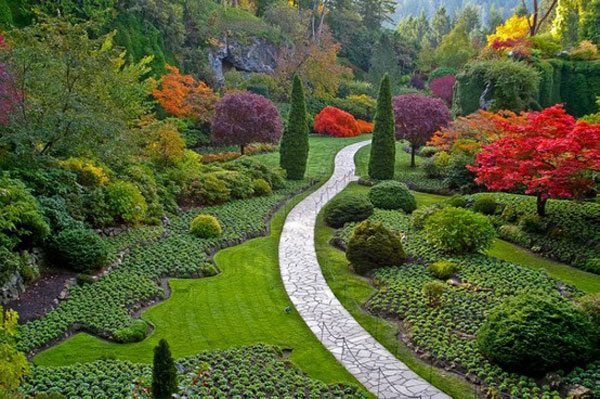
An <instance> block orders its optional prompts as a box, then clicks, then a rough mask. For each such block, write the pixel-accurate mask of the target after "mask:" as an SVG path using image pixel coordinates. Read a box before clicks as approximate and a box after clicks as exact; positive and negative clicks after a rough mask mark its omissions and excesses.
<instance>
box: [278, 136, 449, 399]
mask: <svg viewBox="0 0 600 399" xmlns="http://www.w3.org/2000/svg"><path fill="white" fill-rule="evenodd" d="M369 143H370V141H363V142H360V143H356V144H352V145H349V146H347V147H345V148H343V149H342V150H341V151H340V152H339V153H338V154H337V155H336V158H335V170H334V172H333V175H332V176H331V178H330V179H329V180H328V181H327V182H326V183H325V184H324V185H323V186H322V187H320V188H319V189H318V190H317V191H315V192H314V193H312V194H311V195H310V196H308V197H307V198H305V199H304V200H303V201H302V202H300V203H299V204H298V205H296V206H295V207H294V208H293V209H292V210H291V211H290V213H289V214H288V216H287V219H286V221H285V225H284V227H283V231H282V234H281V239H280V242H279V267H280V269H281V277H282V279H283V282H284V285H285V289H286V291H287V293H288V295H289V297H290V299H291V301H292V302H293V304H294V306H295V307H296V309H297V310H298V312H299V313H300V315H301V316H302V318H303V319H304V321H305V322H306V324H308V326H309V327H310V329H311V330H312V332H313V333H314V334H315V335H316V336H317V337H318V338H319V340H320V341H321V342H322V343H323V345H325V347H326V348H327V349H328V350H329V351H330V352H331V353H333V355H334V356H335V357H336V358H337V359H338V360H339V361H340V362H341V363H342V364H343V365H344V367H346V369H348V371H350V372H351V373H352V374H353V375H354V376H355V377H356V379H358V380H359V381H360V382H361V383H362V384H363V385H364V386H365V387H366V388H367V389H369V391H371V392H373V393H374V394H375V395H377V396H378V397H379V398H385V399H391V398H394V399H401V398H422V399H446V398H449V396H447V395H446V394H444V393H443V392H441V391H440V390H438V389H437V388H435V387H433V386H432V385H431V384H429V383H428V382H427V381H425V380H424V379H422V378H421V377H419V376H418V375H417V374H416V373H414V372H413V371H411V370H410V369H409V368H408V366H406V365H405V364H404V363H402V362H401V361H399V360H398V359H396V357H395V356H394V355H392V354H391V353H390V352H389V351H388V350H387V349H385V348H384V347H383V346H382V345H381V344H379V342H377V340H375V338H373V337H372V336H371V335H370V334H369V333H368V332H367V331H366V330H365V329H364V328H362V327H361V326H360V324H358V322H357V321H356V320H355V319H354V318H353V317H352V315H350V313H349V312H348V311H347V310H346V309H345V308H344V307H343V306H342V304H341V303H340V301H339V300H338V299H337V298H336V297H335V295H334V294H333V292H332V291H331V289H330V288H329V286H328V285H327V282H326V281H325V278H324V277H323V274H322V272H321V267H320V266H319V262H318V261H317V254H316V251H315V223H316V220H317V215H318V213H319V211H320V210H321V209H322V208H323V206H324V205H325V204H326V203H327V202H328V201H329V200H330V199H331V198H333V197H334V196H335V195H336V194H338V193H339V192H341V191H342V190H343V189H344V188H345V187H346V186H347V185H348V184H349V183H350V182H352V181H355V180H357V177H356V176H355V165H354V155H355V154H356V152H357V151H358V150H359V149H360V148H362V147H364V146H365V145H368V144H369Z"/></svg>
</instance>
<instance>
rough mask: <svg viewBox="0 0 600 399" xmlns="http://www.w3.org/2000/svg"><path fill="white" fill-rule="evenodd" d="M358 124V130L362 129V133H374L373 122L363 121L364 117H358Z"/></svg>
mask: <svg viewBox="0 0 600 399" xmlns="http://www.w3.org/2000/svg"><path fill="white" fill-rule="evenodd" d="M356 124H357V125H358V130H360V134H368V133H373V129H374V128H375V125H373V123H371V122H367V121H363V120H362V119H357V121H356Z"/></svg>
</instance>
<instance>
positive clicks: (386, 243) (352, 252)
mask: <svg viewBox="0 0 600 399" xmlns="http://www.w3.org/2000/svg"><path fill="white" fill-rule="evenodd" d="M346 258H347V259H348V261H349V262H350V264H351V265H352V268H353V269H354V271H355V272H356V273H358V274H366V273H368V272H370V271H372V270H375V269H377V268H379V267H383V266H398V265H400V264H402V263H404V261H405V260H406V254H405V253H404V249H403V248H402V242H401V240H400V237H399V235H398V233H396V232H394V231H390V230H389V229H388V228H387V227H385V226H384V225H383V224H382V223H381V222H371V221H369V220H365V221H364V222H362V223H360V224H359V225H358V226H356V228H354V231H353V233H352V236H351V237H350V240H349V241H348V248H347V250H346Z"/></svg>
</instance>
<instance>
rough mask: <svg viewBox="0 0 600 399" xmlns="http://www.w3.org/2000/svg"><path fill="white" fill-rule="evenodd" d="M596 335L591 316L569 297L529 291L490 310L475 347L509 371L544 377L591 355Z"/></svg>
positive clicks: (579, 362)
mask: <svg viewBox="0 0 600 399" xmlns="http://www.w3.org/2000/svg"><path fill="white" fill-rule="evenodd" d="M594 338H595V336H594V327H593V326H592V323H591V322H590V320H589V319H588V318H587V316H586V315H585V314H584V313H583V312H582V311H581V310H579V309H577V308H575V307H574V306H573V305H571V304H570V303H569V302H568V301H566V300H564V299H562V298H558V297H553V296H550V295H548V294H544V293H526V294H521V295H518V296H515V297H510V298H508V299H506V300H505V301H504V302H502V303H501V304H500V305H498V306H496V307H495V308H494V309H492V311H491V312H490V313H489V314H488V316H487V318H486V320H485V322H484V324H483V326H482V327H481V328H480V329H479V332H478V334H477V346H478V348H479V350H480V351H481V353H483V355H484V356H486V357H487V358H489V359H490V360H492V361H493V362H495V363H497V364H498V365H500V366H501V367H502V368H504V369H505V370H508V371H514V372H518V373H522V374H527V375H533V376H541V375H544V374H545V373H546V372H548V371H555V370H559V369H562V370H568V369H570V368H571V367H573V366H576V365H578V364H581V363H584V362H586V361H588V360H590V357H591V355H592V354H593V353H594V345H595V342H594V341H595V339H594Z"/></svg>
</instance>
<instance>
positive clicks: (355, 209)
mask: <svg viewBox="0 0 600 399" xmlns="http://www.w3.org/2000/svg"><path fill="white" fill-rule="evenodd" d="M323 212H324V216H325V223H327V224H328V225H329V226H331V227H335V228H339V227H342V226H344V224H346V223H349V222H360V221H363V220H365V219H366V218H368V217H369V216H371V215H372V214H373V204H372V203H371V201H369V198H367V196H366V195H362V194H355V195H343V196H338V197H336V198H334V199H333V200H331V201H330V202H329V203H328V204H327V205H326V206H325V209H324V210H323Z"/></svg>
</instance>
